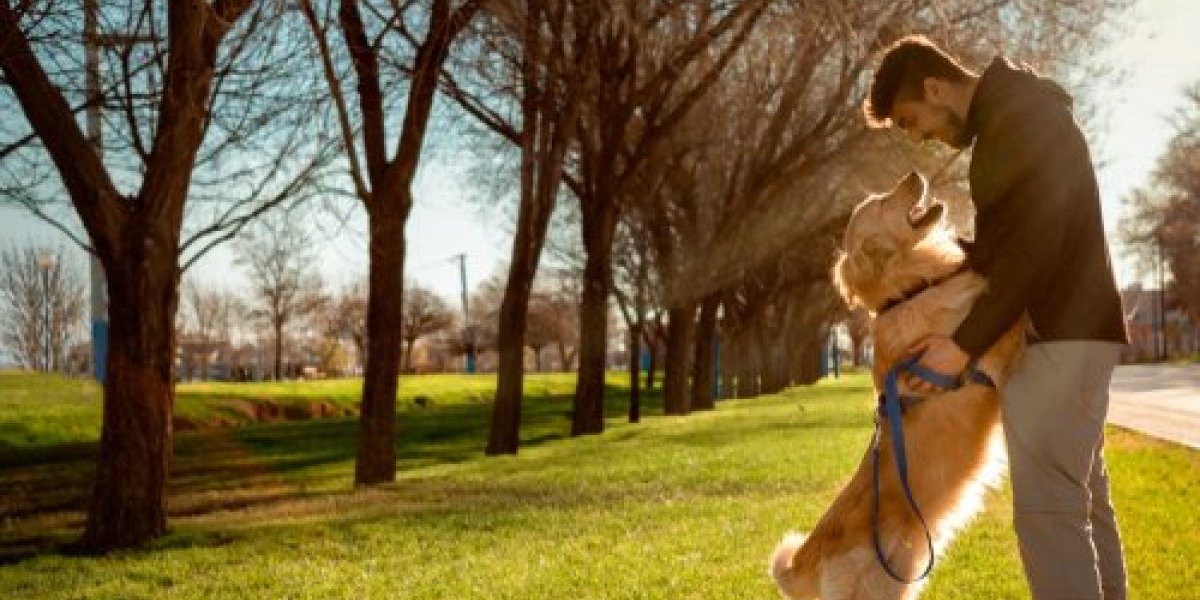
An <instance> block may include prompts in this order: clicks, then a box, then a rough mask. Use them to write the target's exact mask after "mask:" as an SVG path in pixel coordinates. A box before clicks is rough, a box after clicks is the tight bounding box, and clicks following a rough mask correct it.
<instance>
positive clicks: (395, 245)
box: [354, 187, 412, 485]
mask: <svg viewBox="0 0 1200 600" xmlns="http://www.w3.org/2000/svg"><path fill="white" fill-rule="evenodd" d="M381 191H382V190H381ZM394 196H399V197H392V198H380V200H381V202H379V203H377V204H376V205H375V206H374V207H373V209H372V210H371V212H369V213H368V219H369V222H370V232H371V233H370V253H371V254H370V256H371V261H370V267H369V269H370V275H369V279H370V285H369V290H368V292H367V331H368V332H369V334H368V336H367V371H366V373H365V374H364V376H363V394H362V412H361V414H360V415H359V434H358V435H359V437H358V456H357V459H356V460H355V463H354V482H355V484H357V485H372V484H376V483H386V482H390V481H395V480H396V388H397V386H398V378H399V373H398V372H397V371H398V370H399V368H400V351H401V350H400V347H401V344H402V343H403V340H402V339H401V338H400V336H399V334H398V333H397V332H399V331H400V330H401V323H402V322H403V320H402V316H403V314H402V311H403V302H402V300H401V299H402V298H403V295H404V284H403V281H404V250H405V247H404V222H405V220H406V219H407V217H408V207H409V206H411V205H412V204H411V197H410V196H409V191H408V188H407V187H403V188H400V189H398V190H396V191H395V192H394Z"/></svg>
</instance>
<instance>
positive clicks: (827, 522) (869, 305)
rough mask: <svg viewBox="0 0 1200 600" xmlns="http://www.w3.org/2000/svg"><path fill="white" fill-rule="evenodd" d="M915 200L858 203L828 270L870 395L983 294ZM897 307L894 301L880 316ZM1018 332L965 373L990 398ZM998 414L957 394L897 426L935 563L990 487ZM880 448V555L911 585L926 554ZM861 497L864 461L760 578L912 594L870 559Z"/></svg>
mask: <svg viewBox="0 0 1200 600" xmlns="http://www.w3.org/2000/svg"><path fill="white" fill-rule="evenodd" d="M925 188H926V186H925V182H924V180H923V179H922V178H921V176H920V175H918V174H916V173H912V174H910V175H909V176H908V177H906V178H904V179H903V180H901V181H900V183H899V184H898V185H897V186H896V187H895V188H894V189H893V190H892V191H890V192H887V193H885V194H880V195H875V196H871V197H868V198H867V199H866V200H864V201H863V202H862V203H860V204H859V205H858V206H857V207H856V208H855V209H854V212H853V214H852V215H851V218H850V222H849V225H848V226H847V227H846V232H845V236H844V240H843V246H842V247H843V249H844V252H843V253H842V254H841V256H839V257H838V259H837V262H836V264H835V266H834V269H833V276H834V281H835V284H836V285H837V288H838V291H839V292H840V293H841V295H842V296H843V298H845V300H846V301H847V302H848V303H849V304H850V305H851V306H860V307H863V308H866V309H867V310H868V311H870V312H871V313H872V315H873V319H872V324H871V326H872V330H873V334H874V340H875V361H874V364H875V366H874V368H873V371H872V373H873V375H874V380H875V387H876V389H877V390H882V389H883V383H884V378H885V376H886V374H887V372H888V370H889V369H890V368H891V367H892V365H894V364H896V363H897V362H899V361H901V360H903V359H905V358H906V357H907V355H908V352H907V350H908V349H909V348H910V347H912V346H913V345H914V344H915V343H916V342H917V341H918V340H920V339H921V338H923V337H925V336H927V335H930V334H945V335H949V334H951V333H953V331H954V330H955V328H957V327H958V325H959V324H960V323H961V322H962V320H963V319H964V318H965V317H966V315H967V312H968V311H969V309H970V308H971V303H972V302H973V301H974V299H975V298H976V297H978V296H979V295H980V294H982V293H984V291H985V288H986V283H985V281H984V279H983V278H982V277H981V276H979V275H978V274H976V273H973V272H971V271H968V270H964V269H963V268H962V265H963V262H964V258H965V257H964V255H963V252H962V250H961V248H960V247H959V245H958V243H957V242H956V241H955V238H954V235H953V233H952V232H951V231H950V229H949V228H948V227H947V226H946V225H944V224H943V219H942V216H943V212H944V208H943V206H942V205H941V204H940V203H932V202H924V200H925ZM918 290H920V291H918ZM915 291H918V292H917V293H915V295H914V294H913V292H915ZM906 297H908V299H907V300H905V299H904V298H906ZM897 300H902V301H901V302H900V303H899V304H896V305H895V306H892V307H890V308H888V309H887V310H883V311H881V308H883V307H884V306H885V305H888V304H889V303H892V302H895V301H897ZM1023 332H1024V323H1018V324H1016V325H1014V327H1013V328H1012V329H1010V330H1009V331H1008V332H1007V333H1006V334H1005V335H1004V337H1003V338H1001V339H1000V340H999V341H998V342H997V343H996V344H995V345H994V346H993V347H992V348H990V349H989V350H988V352H987V353H986V354H985V355H984V356H983V357H981V359H980V361H979V363H978V365H977V368H979V369H980V370H982V371H983V372H985V373H987V374H988V375H989V376H990V377H991V378H992V380H993V381H995V382H996V384H997V385H998V386H1000V387H1001V388H1003V383H1004V382H1005V381H1006V379H1007V378H1008V376H1009V374H1010V372H1011V370H1012V368H1013V366H1014V365H1015V364H1016V360H1017V358H1018V357H1019V354H1020V352H1021V348H1022V347H1023V343H1024V337H1023ZM901 392H902V393H905V390H904V388H903V386H901ZM999 411H1000V403H999V397H998V392H997V390H996V389H993V388H991V387H987V386H983V385H978V384H968V385H965V386H963V387H961V388H959V389H957V390H951V391H946V392H942V393H938V394H934V395H931V396H928V397H926V398H925V399H924V400H923V401H921V402H919V403H916V404H914V405H912V406H911V407H909V408H908V410H907V411H906V412H905V414H904V418H903V422H904V440H905V442H906V448H907V455H908V464H909V481H910V484H911V488H912V491H913V496H914V498H915V499H916V501H917V504H918V506H919V507H920V509H921V512H922V514H923V515H924V517H925V521H926V523H927V524H928V526H929V530H930V533H931V535H932V536H933V540H934V548H935V552H937V553H941V552H942V551H943V550H944V549H945V547H946V544H947V543H948V542H949V541H950V538H951V537H952V536H953V534H954V532H955V530H956V529H958V528H959V527H960V526H962V525H963V524H964V523H965V522H966V521H967V520H968V519H970V518H971V517H972V516H973V515H974V514H975V513H977V512H978V511H979V509H980V508H981V505H982V495H983V492H984V490H985V489H986V487H987V486H988V485H989V484H993V483H994V482H995V481H996V480H997V479H998V476H999V475H1000V472H1001V470H1002V468H1003V458H1004V457H1003V452H1002V447H1001V446H1000V444H999V438H1000V436H999V435H998V432H999V422H1000V412H999ZM880 436H881V437H880V440H879V443H880V450H879V452H880V456H879V523H880V525H879V529H880V531H879V533H880V542H881V547H882V551H883V553H884V555H885V556H886V558H887V560H888V564H889V565H890V566H891V569H892V570H893V571H894V572H896V573H897V574H899V575H900V576H901V577H904V578H905V579H909V580H911V579H914V578H917V577H918V576H919V575H920V574H921V573H922V571H923V570H924V568H925V565H926V563H927V561H928V560H929V558H930V557H929V556H928V549H927V548H928V546H927V543H926V538H925V534H924V531H923V529H922V527H921V525H920V522H919V521H918V520H917V519H916V517H915V516H914V515H913V513H912V510H911V508H910V507H909V504H908V502H907V500H906V498H905V495H904V491H903V488H902V487H901V485H900V482H899V478H898V477H897V475H896V467H895V462H894V459H893V453H892V448H891V436H890V434H889V433H888V431H887V427H883V428H882V429H881V432H880ZM872 488H873V483H872V458H871V454H870V452H868V454H867V456H866V457H864V459H863V461H862V463H861V464H860V465H859V467H858V470H857V471H856V472H855V473H854V476H853V478H852V479H851V480H850V482H849V483H848V484H847V485H846V487H845V488H844V489H842V491H841V493H840V494H838V496H837V498H836V499H835V500H834V501H833V505H832V506H830V507H829V510H828V511H827V512H826V513H825V515H824V516H823V517H822V518H821V520H820V521H819V522H818V523H817V525H816V527H815V528H814V529H813V530H812V532H811V533H810V534H808V535H807V537H806V536H803V535H800V534H795V533H792V534H788V535H787V536H785V537H784V539H783V541H782V542H780V543H779V546H778V547H777V548H776V549H775V552H774V554H773V555H772V557H771V560H770V573H771V575H772V576H773V577H774V579H775V582H776V584H778V586H779V589H780V590H781V591H782V593H783V595H784V597H786V598H790V599H792V600H801V599H807V598H820V599H821V600H868V599H871V600H874V599H879V600H883V599H887V600H896V599H909V598H915V597H916V596H917V595H918V594H919V593H920V590H921V586H922V585H923V582H917V583H911V584H905V583H901V582H899V581H897V580H895V579H893V578H891V577H890V576H889V575H888V574H887V573H886V572H885V571H884V569H883V567H882V566H881V565H880V564H879V561H878V559H877V558H876V553H875V549H874V543H873V541H872V494H873V489H872Z"/></svg>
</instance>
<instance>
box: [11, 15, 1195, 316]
mask: <svg viewBox="0 0 1200 600" xmlns="http://www.w3.org/2000/svg"><path fill="white" fill-rule="evenodd" d="M1129 22H1130V23H1132V24H1131V25H1129V26H1128V28H1127V29H1126V30H1125V32H1124V33H1123V34H1122V36H1121V38H1120V39H1119V40H1118V41H1117V42H1116V43H1114V44H1112V45H1111V46H1109V48H1108V50H1107V54H1106V55H1105V57H1104V58H1105V60H1108V61H1110V62H1111V63H1112V64H1113V65H1114V66H1116V67H1117V68H1118V69H1119V70H1122V71H1124V72H1125V76H1124V77H1123V78H1122V79H1121V80H1120V82H1119V85H1117V86H1116V87H1113V88H1109V89H1110V92H1111V93H1110V94H1108V95H1107V96H1105V97H1103V98H1099V99H1098V104H1099V106H1100V109H1101V114H1103V115H1104V116H1105V121H1104V122H1105V123H1106V125H1107V127H1106V128H1103V130H1102V131H1098V132H1096V133H1097V135H1098V136H1100V137H1098V138H1096V139H1094V140H1093V143H1094V144H1095V146H1096V147H1095V148H1094V149H1093V151H1094V154H1095V155H1096V157H1097V158H1098V159H1099V160H1100V161H1101V162H1102V168H1101V169H1100V172H1099V175H1100V186H1101V195H1102V198H1103V202H1104V217H1105V219H1104V220H1105V227H1106V230H1107V231H1109V232H1110V243H1111V244H1112V245H1113V251H1114V259H1115V262H1116V265H1117V278H1118V282H1119V283H1120V284H1121V285H1122V286H1124V285H1127V284H1129V283H1132V282H1133V281H1136V280H1137V279H1138V276H1137V274H1136V273H1135V272H1134V271H1133V269H1132V267H1131V265H1129V264H1128V261H1125V260H1124V259H1123V258H1121V252H1120V248H1119V247H1117V246H1116V244H1117V241H1116V239H1115V236H1114V235H1113V232H1114V231H1115V229H1116V224H1117V222H1118V220H1119V219H1120V216H1121V212H1122V209H1123V207H1122V204H1121V200H1122V198H1124V197H1125V196H1126V195H1127V194H1128V193H1129V192H1130V190H1132V189H1133V188H1135V187H1137V186H1138V185H1141V184H1143V183H1144V182H1145V181H1146V180H1147V177H1148V175H1149V173H1150V172H1151V171H1152V170H1153V168H1154V164H1155V161H1156V159H1157V158H1158V156H1159V155H1160V154H1161V152H1162V150H1163V148H1164V147H1165V145H1166V142H1167V140H1168V139H1169V138H1170V136H1171V133H1172V129H1171V127H1170V125H1169V122H1168V119H1169V117H1170V116H1171V114H1172V113H1173V112H1174V111H1175V110H1177V109H1178V108H1179V107H1180V106H1181V105H1182V100H1183V93H1182V90H1183V89H1184V87H1185V86H1186V85H1188V84H1191V83H1195V82H1197V81H1200V36H1198V35H1197V33H1196V26H1197V24H1200V2H1195V1H1194V0H1142V1H1141V2H1139V3H1138V4H1137V5H1136V6H1135V7H1133V9H1132V12H1131V14H1130V19H1129ZM433 135H436V134H433ZM463 171H464V170H463V169H461V168H456V166H452V165H448V164H445V163H436V162H435V163H431V164H427V165H426V167H425V168H424V169H423V171H422V174H421V176H420V177H419V179H418V181H417V185H416V190H415V192H416V193H415V197H416V205H415V207H414V209H413V212H412V216H411V218H410V220H409V223H408V229H407V232H408V240H409V245H408V251H409V255H408V260H407V267H406V274H407V276H408V277H409V278H411V279H413V280H416V281H418V282H420V283H422V284H424V285H426V286H429V287H431V288H433V289H434V290H435V291H437V292H438V293H439V294H441V295H442V296H444V297H446V298H447V299H448V300H452V301H455V302H457V300H458V298H459V294H460V290H461V284H460V274H459V268H458V261H457V259H456V257H457V255H459V254H464V253H465V254H466V256H467V262H466V266H467V284H468V287H474V286H475V285H476V284H477V283H478V282H479V281H480V280H482V279H484V278H485V277H487V276H489V275H490V274H492V273H493V272H495V270H496V269H497V267H498V266H499V265H501V264H502V263H503V262H504V261H505V260H506V259H507V256H508V254H509V251H510V248H509V244H510V243H511V226H510V225H509V224H508V223H507V222H506V217H504V216H502V214H503V213H501V212H499V211H481V210H480V209H479V207H478V206H476V205H474V204H473V203H472V202H470V201H468V195H470V193H471V192H470V190H469V189H468V187H467V184H465V183H464V181H463V178H464V173H463ZM62 214H64V215H68V218H70V219H72V220H73V217H70V216H69V212H67V211H63V213H62ZM319 243H320V244H321V247H322V252H321V256H322V258H321V267H322V271H323V273H322V274H323V275H324V277H325V278H326V280H327V281H328V282H329V283H330V285H331V286H332V287H334V288H336V287H340V286H341V285H343V284H345V283H348V282H349V281H351V280H353V279H354V278H355V277H360V276H363V275H365V273H366V271H367V266H366V260H365V257H366V254H367V252H366V235H365V219H364V218H363V217H362V213H361V209H356V216H355V217H354V218H352V219H350V221H349V222H348V223H347V224H346V226H345V227H342V228H339V229H337V230H336V231H333V232H326V235H323V236H322V239H321V240H320V241H319ZM13 244H17V245H25V244H51V245H59V244H61V245H63V246H69V242H68V241H67V240H66V238H65V237H64V236H63V235H62V234H61V233H59V232H57V231H56V230H55V229H53V228H51V227H49V226H47V225H45V224H44V223H42V222H41V221H39V220H37V219H35V218H33V217H32V216H29V215H28V214H27V213H25V212H24V211H23V210H22V209H19V208H15V207H11V206H2V207H0V245H3V246H9V245H13ZM79 256H80V260H79V264H81V265H82V264H83V261H82V253H81V252H80V253H79ZM231 262H232V252H231V251H230V250H229V249H228V248H219V249H217V250H216V251H214V252H212V253H210V255H208V256H206V257H205V258H204V259H202V260H201V261H200V262H199V263H197V265H196V266H195V267H193V273H192V274H191V276H194V277H197V278H198V279H199V280H201V281H203V282H204V283H206V284H210V285H211V284H215V285H218V286H221V287H226V288H229V289H233V290H240V289H243V288H244V286H245V285H246V278H245V277H244V275H243V274H241V273H240V272H239V270H238V269H237V268H234V267H232V266H231Z"/></svg>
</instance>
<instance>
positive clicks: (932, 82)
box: [921, 77, 949, 106]
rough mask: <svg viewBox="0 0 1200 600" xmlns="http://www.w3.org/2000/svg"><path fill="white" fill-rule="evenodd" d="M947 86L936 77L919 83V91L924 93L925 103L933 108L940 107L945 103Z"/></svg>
mask: <svg viewBox="0 0 1200 600" xmlns="http://www.w3.org/2000/svg"><path fill="white" fill-rule="evenodd" d="M947 85H949V84H947V83H946V82H945V81H943V80H941V79H938V78H937V77H926V78H925V79H924V80H923V81H922V82H921V91H923V92H925V102H926V103H928V104H932V105H935V106H942V105H943V104H944V103H945V101H946V94H947V92H948V91H949V90H947V89H946V86H947Z"/></svg>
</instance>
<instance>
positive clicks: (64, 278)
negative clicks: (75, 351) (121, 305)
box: [0, 247, 86, 372]
mask: <svg viewBox="0 0 1200 600" xmlns="http://www.w3.org/2000/svg"><path fill="white" fill-rule="evenodd" d="M84 297H85V296H84V291H83V279H82V277H81V276H80V275H79V273H78V271H77V270H75V269H73V268H72V267H71V265H70V263H69V262H68V261H67V260H66V255H65V253H64V252H63V250H62V249H61V248H60V249H51V248H47V247H28V248H24V249H17V248H9V249H6V250H4V251H3V252H2V253H0V341H2V342H3V343H4V345H5V346H7V347H8V348H9V350H10V351H11V352H12V354H13V356H14V357H15V358H16V359H17V362H18V364H20V365H21V366H22V367H24V368H26V369H37V370H39V371H46V372H50V371H61V370H63V369H64V368H65V366H66V361H67V358H68V356H67V354H68V351H69V350H70V348H71V345H72V344H73V343H74V342H75V341H76V340H78V339H79V337H80V334H81V333H82V329H83V317H84V312H83V311H84V308H85V306H86V303H85V300H84Z"/></svg>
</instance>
